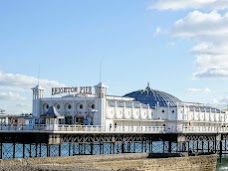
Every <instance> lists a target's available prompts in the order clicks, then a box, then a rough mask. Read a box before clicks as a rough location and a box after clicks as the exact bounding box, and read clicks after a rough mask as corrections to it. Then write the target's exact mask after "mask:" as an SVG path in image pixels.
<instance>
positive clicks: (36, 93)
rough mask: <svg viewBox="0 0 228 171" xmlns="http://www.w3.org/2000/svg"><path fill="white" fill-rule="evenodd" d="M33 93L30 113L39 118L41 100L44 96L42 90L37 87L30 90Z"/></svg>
mask: <svg viewBox="0 0 228 171" xmlns="http://www.w3.org/2000/svg"><path fill="white" fill-rule="evenodd" d="M32 91H33V98H32V99H33V104H32V113H33V116H34V117H36V118H39V117H40V115H41V105H40V104H41V99H42V98H43V95H44V89H43V88H42V87H41V86H40V85H37V86H36V87H34V88H32Z"/></svg>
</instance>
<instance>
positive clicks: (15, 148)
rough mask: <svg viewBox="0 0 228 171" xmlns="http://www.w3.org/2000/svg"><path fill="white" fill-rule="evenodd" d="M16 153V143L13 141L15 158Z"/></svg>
mask: <svg viewBox="0 0 228 171" xmlns="http://www.w3.org/2000/svg"><path fill="white" fill-rule="evenodd" d="M15 154H16V143H15V142H14V143H13V158H15Z"/></svg>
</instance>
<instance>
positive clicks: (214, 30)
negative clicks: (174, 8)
mask: <svg viewBox="0 0 228 171" xmlns="http://www.w3.org/2000/svg"><path fill="white" fill-rule="evenodd" d="M227 28H228V13H226V14H224V15H223V16H222V15H220V14H219V13H218V12H216V11H212V12H210V13H202V12H200V11H192V12H190V13H189V14H188V15H187V16H186V17H185V18H183V19H180V20H178V21H176V22H175V24H174V27H173V30H172V34H173V35H174V36H179V37H184V38H186V37H198V36H200V38H204V39H208V40H211V39H214V38H215V37H216V38H218V36H219V37H220V38H223V39H225V38H224V36H225V37H227V34H228V29H227Z"/></svg>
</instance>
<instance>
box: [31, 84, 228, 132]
mask: <svg viewBox="0 0 228 171" xmlns="http://www.w3.org/2000/svg"><path fill="white" fill-rule="evenodd" d="M107 89H108V87H107V86H105V85H104V84H103V83H99V84H98V85H96V86H94V87H60V88H52V96H51V97H43V93H44V89H43V88H42V87H41V86H40V85H37V86H36V87H34V88H33V89H32V90H33V116H34V117H36V118H42V121H43V122H42V123H44V124H46V125H51V124H52V125H53V124H55V125H58V130H60V128H62V126H61V125H72V127H74V126H75V127H77V126H79V125H82V126H84V125H85V127H90V126H99V127H102V130H103V131H119V132H126V131H127V132H140V131H145V132H148V131H149V132H151V131H156V130H159V131H161V130H162V131H165V132H176V131H178V130H181V131H184V130H185V131H203V132H208V131H211V132H214V131H218V128H219V130H220V128H221V129H226V124H228V113H227V112H223V111H221V110H219V109H217V108H214V107H210V106H205V105H204V104H201V103H189V102H184V101H181V100H179V99H178V98H176V97H174V96H173V95H170V94H168V93H166V92H162V91H158V90H153V89H151V88H150V86H149V85H147V87H146V88H145V89H142V90H138V91H133V92H131V93H127V94H126V95H124V96H112V95H108V94H107ZM63 93H65V95H63V96H60V94H63Z"/></svg>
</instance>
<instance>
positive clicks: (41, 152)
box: [40, 143, 42, 157]
mask: <svg viewBox="0 0 228 171" xmlns="http://www.w3.org/2000/svg"><path fill="white" fill-rule="evenodd" d="M41 156H42V143H40V157H41Z"/></svg>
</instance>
